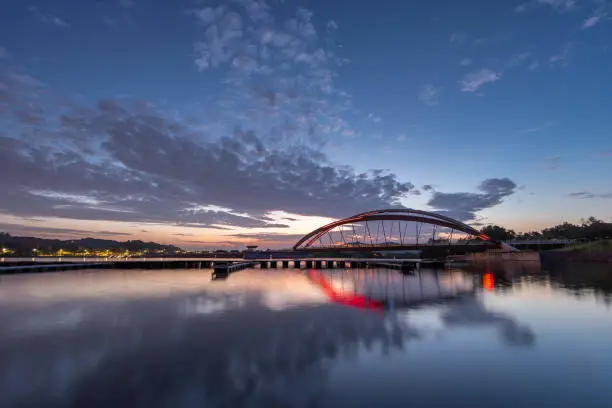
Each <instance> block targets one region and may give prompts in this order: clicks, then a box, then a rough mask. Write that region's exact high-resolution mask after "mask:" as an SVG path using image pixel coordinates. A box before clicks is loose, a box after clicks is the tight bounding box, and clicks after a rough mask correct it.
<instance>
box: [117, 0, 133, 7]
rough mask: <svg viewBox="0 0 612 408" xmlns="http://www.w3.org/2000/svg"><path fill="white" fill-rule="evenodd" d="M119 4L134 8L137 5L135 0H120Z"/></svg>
mask: <svg viewBox="0 0 612 408" xmlns="http://www.w3.org/2000/svg"><path fill="white" fill-rule="evenodd" d="M119 5H120V6H121V7H123V8H132V7H134V6H135V5H136V2H135V1H134V0H119Z"/></svg>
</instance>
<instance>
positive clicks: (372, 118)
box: [368, 112, 382, 123]
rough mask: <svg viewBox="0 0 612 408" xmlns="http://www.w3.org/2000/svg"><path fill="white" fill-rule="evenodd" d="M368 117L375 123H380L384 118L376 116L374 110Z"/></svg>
mask: <svg viewBox="0 0 612 408" xmlns="http://www.w3.org/2000/svg"><path fill="white" fill-rule="evenodd" d="M368 119H370V120H371V121H372V122H374V123H379V122H381V121H382V118H381V117H380V116H376V115H375V114H374V112H370V113H369V114H368Z"/></svg>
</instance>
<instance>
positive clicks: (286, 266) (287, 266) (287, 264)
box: [283, 261, 289, 269]
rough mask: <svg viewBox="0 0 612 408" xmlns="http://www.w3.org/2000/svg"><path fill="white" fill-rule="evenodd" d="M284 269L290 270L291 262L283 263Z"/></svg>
mask: <svg viewBox="0 0 612 408" xmlns="http://www.w3.org/2000/svg"><path fill="white" fill-rule="evenodd" d="M283 268H285V269H288V268H289V261H283Z"/></svg>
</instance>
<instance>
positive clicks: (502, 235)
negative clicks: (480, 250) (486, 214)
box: [480, 225, 516, 241]
mask: <svg viewBox="0 0 612 408" xmlns="http://www.w3.org/2000/svg"><path fill="white" fill-rule="evenodd" d="M480 232H482V233H483V234H485V235H488V236H489V237H490V238H491V239H492V240H494V241H510V240H512V239H514V238H515V237H516V232H514V230H511V229H505V228H504V227H500V226H499V225H487V226H486V227H483V228H482V229H481V230H480Z"/></svg>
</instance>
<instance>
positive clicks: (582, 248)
mask: <svg viewBox="0 0 612 408" xmlns="http://www.w3.org/2000/svg"><path fill="white" fill-rule="evenodd" d="M554 252H585V253H590V252H597V253H606V252H609V253H612V239H602V240H599V241H594V242H585V243H583V244H576V245H572V246H569V247H566V248H561V249H555V250H554Z"/></svg>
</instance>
